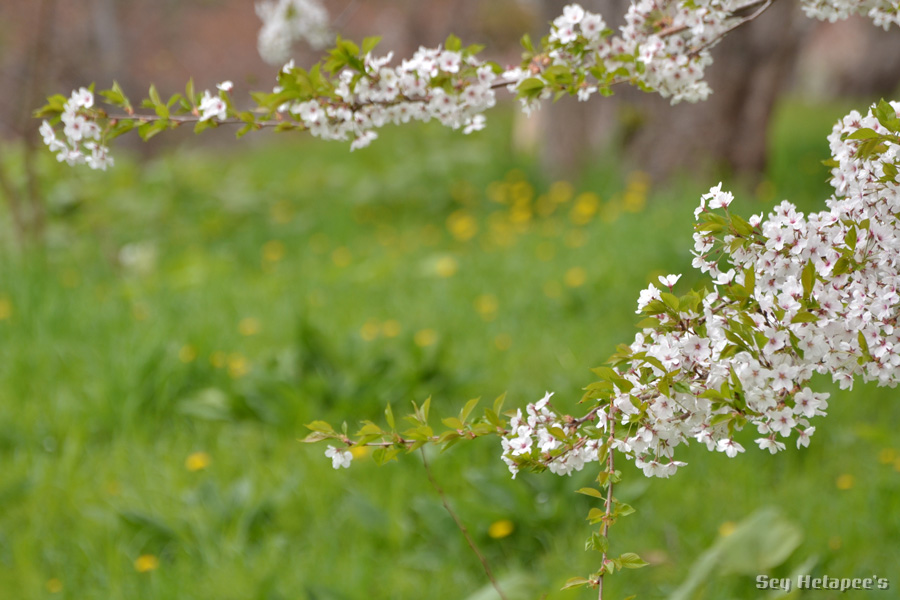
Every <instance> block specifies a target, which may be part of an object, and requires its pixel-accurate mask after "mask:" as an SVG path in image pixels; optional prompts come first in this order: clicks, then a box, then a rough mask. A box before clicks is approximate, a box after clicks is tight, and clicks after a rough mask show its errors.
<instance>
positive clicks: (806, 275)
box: [800, 259, 816, 300]
mask: <svg viewBox="0 0 900 600" xmlns="http://www.w3.org/2000/svg"><path fill="white" fill-rule="evenodd" d="M800 281H801V282H802V283H803V298H804V299H805V300H809V296H810V294H812V289H813V284H814V283H815V282H816V265H815V264H813V261H812V259H810V260H808V261H807V262H806V266H805V267H803V274H802V275H801V276H800Z"/></svg>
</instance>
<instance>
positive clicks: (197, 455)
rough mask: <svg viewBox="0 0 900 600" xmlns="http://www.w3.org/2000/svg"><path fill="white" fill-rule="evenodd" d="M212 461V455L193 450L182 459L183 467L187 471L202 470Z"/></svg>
mask: <svg viewBox="0 0 900 600" xmlns="http://www.w3.org/2000/svg"><path fill="white" fill-rule="evenodd" d="M211 462H212V457H211V456H210V455H209V454H208V453H206V452H194V453H193V454H191V455H189V456H188V457H187V458H186V459H185V461H184V467H185V468H186V469H187V470H188V471H202V470H203V469H205V468H207V467H208V466H209V464H210V463H211Z"/></svg>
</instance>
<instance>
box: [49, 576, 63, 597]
mask: <svg viewBox="0 0 900 600" xmlns="http://www.w3.org/2000/svg"><path fill="white" fill-rule="evenodd" d="M45 587H46V588H47V591H48V592H50V593H51V594H58V593H60V592H61V591H62V589H63V584H62V581H60V580H59V579H57V578H56V577H54V578H53V579H48V580H47V583H46V584H45Z"/></svg>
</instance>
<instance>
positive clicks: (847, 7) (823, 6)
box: [803, 0, 900, 30]
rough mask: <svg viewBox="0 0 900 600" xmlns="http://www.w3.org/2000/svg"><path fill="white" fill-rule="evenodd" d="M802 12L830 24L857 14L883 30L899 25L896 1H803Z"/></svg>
mask: <svg viewBox="0 0 900 600" xmlns="http://www.w3.org/2000/svg"><path fill="white" fill-rule="evenodd" d="M803 11H804V12H805V13H806V14H807V16H809V17H812V18H814V19H821V20H823V21H831V22H832V23H834V22H835V21H839V20H843V19H846V18H847V17H849V16H850V15H857V14H858V15H865V16H867V17H869V18H870V19H872V21H873V22H874V23H875V25H877V26H879V27H884V29H885V30H887V29H888V28H890V26H891V23H893V24H894V25H900V4H898V3H897V2H896V0H893V1H892V0H804V2H803Z"/></svg>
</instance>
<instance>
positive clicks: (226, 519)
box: [0, 103, 900, 600]
mask: <svg viewBox="0 0 900 600" xmlns="http://www.w3.org/2000/svg"><path fill="white" fill-rule="evenodd" d="M843 112H844V111H843V108H842V107H823V106H817V107H809V106H805V105H802V104H798V103H793V104H788V105H786V106H785V108H784V110H783V111H782V113H781V115H780V117H779V119H778V121H777V122H776V124H775V126H774V127H775V129H774V132H775V135H774V146H773V165H772V168H771V170H770V174H769V177H768V178H767V179H766V181H765V182H764V184H761V185H759V186H757V187H755V188H754V189H743V188H739V187H738V188H733V189H734V191H735V192H736V197H737V200H736V203H735V205H734V208H735V209H736V210H737V211H738V212H741V213H743V214H745V215H748V214H751V213H755V212H759V211H761V210H766V209H767V208H768V207H770V206H771V205H772V203H773V202H774V201H777V200H781V199H782V198H789V199H792V200H794V201H796V202H797V203H798V204H800V205H801V207H802V208H804V209H805V210H809V209H817V208H818V207H819V206H820V205H821V202H822V200H823V199H824V197H825V194H826V193H827V187H826V186H825V184H824V183H823V182H824V180H825V177H826V171H825V169H824V167H822V166H821V164H820V162H819V161H820V160H821V159H824V158H826V157H827V151H828V150H827V144H826V142H825V139H824V138H825V135H826V134H827V133H828V132H829V131H830V124H831V122H832V121H833V120H834V119H835V118H836V117H837V116H839V115H840V114H843ZM492 125H494V126H493V127H489V128H488V130H487V131H485V132H483V133H482V134H479V135H475V136H471V137H463V136H460V135H458V134H455V133H453V132H448V131H444V130H442V129H440V128H439V127H437V126H424V127H420V128H413V129H410V130H408V131H404V132H399V131H397V132H387V133H386V134H385V135H384V136H383V139H380V140H378V141H377V142H376V143H375V144H374V145H373V146H372V147H370V148H368V149H366V150H364V151H361V152H355V153H353V154H349V153H348V152H347V148H346V147H344V146H342V145H330V144H325V143H320V142H316V141H313V140H301V139H297V138H291V139H287V138H281V139H279V140H276V141H275V142H274V143H268V144H260V145H258V146H256V147H254V146H252V145H250V146H248V145H246V144H240V145H235V146H234V148H233V150H229V151H228V153H219V154H212V153H203V152H199V151H194V152H190V151H187V150H183V151H180V152H174V153H171V154H167V155H165V156H163V157H162V158H156V159H152V160H149V161H146V162H144V163H141V164H138V163H135V162H128V161H127V160H125V159H124V158H123V157H119V162H120V164H119V165H118V166H117V167H116V168H115V169H114V170H112V171H110V172H108V173H102V174H97V173H87V172H85V171H80V170H79V171H74V170H70V169H65V168H61V167H59V166H57V165H55V164H52V157H49V160H48V161H46V164H45V165H44V166H43V170H44V173H45V178H44V181H43V184H44V188H45V190H46V192H47V194H48V198H49V202H50V208H51V212H52V214H53V226H52V228H51V230H50V231H49V232H48V242H47V249H46V251H45V252H43V253H34V252H32V253H28V254H25V255H21V254H16V253H14V252H6V253H4V257H3V258H0V360H2V363H0V364H2V366H0V599H2V600H19V599H21V600H32V599H44V598H46V599H57V598H59V599H71V600H95V599H96V600H111V599H115V600H118V599H122V600H125V599H127V600H132V599H145V598H146V599H150V598H154V599H156V598H163V599H166V598H177V599H197V600H232V599H234V600H249V599H259V600H281V599H284V600H288V599H309V600H314V599H315V600H329V599H354V600H355V599H363V598H366V599H368V598H372V599H382V598H385V599H410V600H412V599H418V598H431V599H445V598H446V599H451V598H452V599H470V600H476V599H487V598H493V597H494V596H492V595H491V594H492V592H491V591H490V590H489V589H487V588H486V579H485V577H484V574H483V572H482V571H481V567H480V565H479V563H478V561H477V559H476V558H475V556H474V555H473V554H472V553H471V551H470V550H469V549H468V548H467V546H466V544H465V542H464V540H463V539H462V536H461V535H460V534H459V532H458V530H457V529H456V528H455V526H454V525H453V523H452V521H451V519H450V517H449V516H448V515H447V514H446V513H445V512H444V511H443V509H442V507H441V505H440V502H439V499H438V497H437V495H436V494H435V493H434V491H433V490H432V488H431V487H430V486H429V484H428V482H427V479H426V478H425V474H424V471H423V468H422V465H421V461H420V460H419V458H418V457H417V456H409V457H406V458H405V459H404V460H402V461H400V463H393V464H391V465H388V466H385V467H380V468H379V467H376V466H375V465H374V464H373V462H372V460H371V458H370V457H368V456H366V455H364V454H361V455H359V456H357V458H356V460H355V461H354V464H353V466H352V467H351V468H350V469H349V470H341V471H339V472H335V471H333V470H332V468H331V464H330V461H329V460H328V459H326V458H325V456H324V455H323V451H324V447H323V446H306V445H303V444H300V443H298V442H297V438H298V437H302V436H303V435H305V433H306V430H305V428H304V427H303V424H304V423H308V422H310V421H311V420H313V419H319V418H324V419H327V420H331V421H333V422H338V423H339V422H340V421H342V420H347V421H349V422H350V423H351V425H352V424H355V422H356V421H358V420H361V419H367V418H371V419H378V418H380V416H381V415H382V413H383V410H384V406H385V404H386V403H388V402H390V403H392V405H393V406H394V410H395V412H399V411H400V410H402V407H405V406H409V402H410V401H411V400H415V401H417V402H420V401H422V400H424V398H426V397H427V396H429V395H430V396H432V397H433V409H432V410H433V412H436V413H444V414H446V413H450V412H451V411H455V410H457V409H458V407H459V406H461V405H462V404H463V403H464V402H465V401H466V400H467V399H469V398H473V397H478V396H480V397H483V398H484V399H486V400H492V399H493V398H494V397H496V396H497V395H499V394H501V393H502V392H504V391H505V392H507V393H508V400H507V406H511V405H524V404H525V403H526V402H528V401H534V400H536V399H538V398H540V396H541V395H543V393H544V391H545V390H551V391H555V392H556V396H555V398H556V399H558V402H557V406H559V407H561V408H566V409H570V410H577V407H576V406H575V401H576V400H577V399H578V398H579V397H580V394H581V390H580V388H581V387H582V386H584V385H585V384H587V383H589V382H590V381H591V380H592V379H591V374H590V372H589V369H590V368H591V367H593V366H597V365H599V364H601V363H602V362H603V361H604V360H605V358H606V357H607V356H608V355H609V354H610V353H611V352H612V351H613V350H614V347H615V345H616V344H617V343H620V342H623V341H628V340H630V339H631V338H632V336H633V332H634V323H635V322H636V320H637V319H636V315H634V302H635V299H636V297H637V292H638V291H639V290H640V289H641V288H642V287H644V286H646V284H647V282H649V281H651V280H655V278H656V276H657V275H660V274H665V273H678V272H685V273H687V275H686V276H685V278H684V279H683V280H682V282H683V283H684V284H685V285H689V284H690V283H692V282H693V281H696V280H697V278H696V276H695V275H694V274H693V273H690V272H689V270H690V259H691V257H690V255H689V253H688V250H689V248H690V246H691V243H690V236H691V231H692V228H691V225H692V211H693V208H694V207H695V206H696V204H697V201H698V198H699V195H700V194H701V193H703V192H704V191H706V189H708V187H709V186H710V185H711V184H714V183H716V182H715V181H703V182H696V181H692V180H691V179H689V178H684V179H680V180H678V181H675V182H673V183H670V184H667V185H665V186H660V187H653V186H651V185H650V184H649V182H648V181H647V178H646V176H644V175H643V174H641V173H640V172H634V171H629V170H627V169H625V168H623V167H622V166H621V165H619V164H616V163H612V162H606V163H602V164H598V165H596V166H595V167H594V168H592V169H591V170H590V171H589V172H588V173H586V174H585V175H584V177H583V178H582V179H581V180H580V181H575V182H559V181H551V180H547V179H546V178H545V177H544V176H542V174H541V173H540V172H539V171H538V170H537V169H536V168H535V166H534V164H533V163H532V162H531V161H529V160H528V159H526V158H517V157H515V156H514V155H512V154H511V153H510V152H509V148H508V127H507V126H506V124H505V121H504V119H503V117H502V116H500V117H499V118H497V120H496V122H494V123H492ZM45 158H46V157H45ZM726 187H729V186H728V183H727V182H726ZM9 247H11V245H9ZM821 387H822V388H823V389H828V390H831V391H832V392H833V396H832V399H831V409H830V415H829V417H827V418H825V419H821V420H820V421H819V422H818V423H814V424H815V425H817V431H816V434H815V436H814V437H813V440H812V444H811V447H810V448H809V449H806V450H804V451H802V452H798V451H795V450H793V449H791V450H789V451H788V452H786V453H783V454H781V455H778V456H775V457H772V456H770V455H769V454H768V453H762V452H759V451H755V448H756V446H755V444H754V443H753V442H752V439H753V437H754V436H753V432H745V433H746V435H745V436H744V437H743V438H741V441H742V442H744V445H745V446H746V447H747V448H748V452H747V453H746V454H744V455H741V456H740V457H739V458H738V459H728V458H726V457H725V456H724V455H722V454H710V453H708V452H706V450H705V449H704V448H698V447H693V448H691V449H690V450H689V451H688V452H686V453H685V454H684V455H683V456H682V457H681V458H682V459H683V460H687V462H688V463H689V465H690V466H689V467H688V468H685V469H682V470H681V471H679V473H678V476H677V477H675V478H674V479H672V480H653V481H652V482H651V481H648V480H646V479H644V478H643V476H642V475H641V474H640V473H639V472H637V471H635V469H633V468H631V467H626V468H625V478H626V480H625V481H626V482H625V483H624V484H623V485H622V486H621V488H620V492H619V494H618V495H619V496H620V498H621V499H622V500H624V501H626V502H629V503H630V504H632V505H633V506H635V508H636V509H637V511H638V512H637V513H636V514H635V515H634V516H633V517H630V518H628V519H625V520H623V521H622V522H621V524H620V525H619V526H617V527H616V528H615V529H614V530H613V534H612V535H613V540H612V542H613V550H614V551H636V552H638V553H641V554H642V556H644V557H645V558H647V560H649V561H651V562H652V563H653V566H651V567H649V568H647V569H643V570H639V571H629V572H626V573H624V574H622V575H621V576H620V575H617V576H615V577H613V578H611V581H610V583H609V586H610V591H611V596H610V598H623V597H625V596H627V595H629V594H638V598H646V599H650V598H669V597H678V596H677V595H676V596H672V595H673V594H676V591H677V590H678V589H679V586H682V584H686V585H684V586H682V587H681V589H680V592H678V593H681V594H682V596H681V597H683V598H709V599H714V600H723V599H730V598H735V599H744V598H746V599H755V598H774V597H776V595H766V594H767V593H763V592H760V591H758V590H757V589H756V588H755V586H754V584H755V575H756V574H757V573H766V574H778V575H780V576H783V577H787V576H790V575H791V574H792V573H794V572H799V573H810V574H813V575H814V576H821V575H822V574H827V575H829V576H834V577H869V576H872V575H873V574H874V575H878V576H879V577H889V578H891V587H892V590H889V591H888V592H884V593H874V592H866V593H861V592H855V593H854V592H848V593H845V594H839V593H836V592H823V591H819V592H812V593H808V594H806V595H805V596H804V595H798V594H797V593H796V592H795V593H794V594H793V595H792V596H790V597H792V598H800V597H803V598H810V599H817V600H825V599H826V598H854V597H860V598H861V597H866V598H868V597H881V598H892V597H896V594H897V592H896V589H897V588H898V587H900V575H898V571H897V565H898V564H900V546H898V544H897V540H898V539H900V433H898V432H897V427H896V423H897V422H898V419H900V406H898V402H897V399H896V392H895V391H894V390H883V389H877V388H875V387H869V386H858V387H857V388H856V389H855V390H854V391H853V392H852V393H850V392H841V391H838V390H836V389H834V388H833V387H832V386H831V385H830V383H828V382H826V381H822V382H821ZM499 452H500V448H499V444H498V443H497V442H496V440H490V439H483V440H478V441H477V442H475V443H472V444H462V445H459V446H456V447H454V448H453V449H452V450H450V451H449V452H447V453H445V454H441V455H435V456H434V457H433V458H432V461H431V462H432V464H433V469H434V472H435V475H436V477H437V479H438V481H439V482H440V483H441V485H442V486H443V487H444V488H445V489H446V490H447V492H448V493H449V495H450V497H451V499H452V502H453V503H454V506H455V508H456V509H457V511H458V512H459V513H460V515H461V516H462V518H463V520H464V521H465V523H466V524H467V526H468V528H469V530H470V531H471V532H472V534H473V536H474V537H475V539H476V540H477V541H478V543H479V544H480V546H481V547H482V549H483V551H484V553H485V554H486V556H487V557H488V558H489V560H490V561H491V563H492V566H493V568H494V570H495V572H497V573H498V575H499V577H500V579H501V581H502V582H503V583H504V584H505V586H506V587H507V589H508V590H509V596H510V598H511V599H515V598H522V599H524V598H540V597H547V598H560V599H567V598H572V599H574V598H591V597H594V594H593V593H592V592H590V591H584V590H582V591H568V592H561V591H558V590H559V589H560V587H561V586H562V584H563V583H564V582H565V580H566V579H568V578H569V577H572V576H575V575H584V574H586V573H588V572H590V571H592V570H593V569H594V568H595V567H596V561H597V559H598V557H599V555H597V554H596V553H588V552H585V551H583V549H582V548H583V545H584V539H585V538H586V537H587V535H588V534H589V529H588V527H587V524H586V522H585V521H584V515H585V514H586V513H587V510H588V508H589V507H590V501H591V500H590V498H587V497H584V496H579V495H577V494H575V493H574V490H576V489H578V488H579V487H582V486H583V485H586V484H588V483H589V482H590V480H591V479H592V478H593V476H592V474H591V473H590V472H584V473H581V474H578V475H576V476H573V477H571V478H558V477H556V476H553V475H550V474H544V475H528V474H523V475H521V476H520V477H519V478H518V479H517V480H516V481H511V480H510V479H509V476H508V473H507V471H506V469H505V467H504V465H503V464H502V463H501V462H500V461H499ZM767 508H772V509H773V510H771V511H769V512H762V513H757V511H759V510H764V511H765V509H767ZM754 513H756V516H755V517H752V515H754ZM748 517H749V518H751V519H755V520H751V521H750V523H749V525H748V526H744V527H742V526H741V523H742V522H743V521H744V520H745V519H747V518H748ZM729 539H730V540H733V542H732V543H729ZM704 553H705V554H704ZM761 569H762V570H761ZM692 581H693V582H694V583H696V584H697V585H692ZM854 594H856V595H854Z"/></svg>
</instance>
